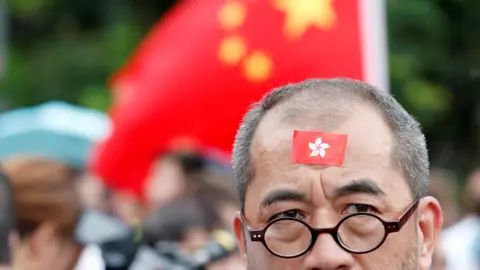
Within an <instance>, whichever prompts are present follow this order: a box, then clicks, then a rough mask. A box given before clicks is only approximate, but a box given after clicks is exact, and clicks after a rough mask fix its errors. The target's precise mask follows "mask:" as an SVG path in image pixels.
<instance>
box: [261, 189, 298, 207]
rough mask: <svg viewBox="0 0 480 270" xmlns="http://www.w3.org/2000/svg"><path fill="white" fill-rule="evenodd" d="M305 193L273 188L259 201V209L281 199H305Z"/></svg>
mask: <svg viewBox="0 0 480 270" xmlns="http://www.w3.org/2000/svg"><path fill="white" fill-rule="evenodd" d="M306 199H307V195H305V194H304V193H301V192H298V191H295V190H291V189H275V190H272V191H270V192H269V193H268V194H267V195H266V196H265V197H264V198H263V200H262V202H261V203H260V211H261V210H262V209H264V208H266V207H268V206H270V205H272V204H274V203H277V202H281V201H306Z"/></svg>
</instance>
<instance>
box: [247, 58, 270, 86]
mask: <svg viewBox="0 0 480 270" xmlns="http://www.w3.org/2000/svg"><path fill="white" fill-rule="evenodd" d="M243 68H244V72H245V76H246V77H247V79H249V80H250V81H253V82H262V81H265V80H266V79H268V77H270V75H271V74H272V71H273V63H272V60H271V59H270V57H268V55H266V54H265V53H263V52H261V51H254V52H252V53H251V54H249V55H248V56H247V57H246V58H245V61H244V63H243Z"/></svg>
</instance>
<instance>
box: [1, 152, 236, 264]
mask: <svg viewBox="0 0 480 270" xmlns="http://www.w3.org/2000/svg"><path fill="white" fill-rule="evenodd" d="M2 170H3V171H4V173H5V174H6V175H8V179H9V183H11V187H9V184H8V182H5V180H3V182H5V183H4V184H5V185H3V187H2V188H1V191H2V199H5V200H8V199H9V198H11V199H12V202H13V204H12V205H10V204H9V203H7V204H2V207H4V208H5V209H4V210H6V209H8V208H10V206H11V211H10V210H9V211H5V212H2V213H4V214H3V215H2V219H1V227H0V228H1V230H2V231H1V235H2V239H1V241H2V247H1V249H0V250H1V252H2V253H1V259H2V261H3V263H4V264H5V265H7V264H8V263H9V257H10V256H9V253H8V252H7V251H9V250H10V251H11V255H12V257H11V259H12V260H11V265H12V267H13V269H29V270H30V269H31V270H33V269H52V270H53V269H58V270H63V269H64V270H69V269H79V270H80V269H91V270H95V269H105V268H106V267H107V269H109V268H110V269H124V268H122V267H124V266H122V265H123V264H125V263H122V262H118V259H116V258H112V259H111V261H112V262H111V263H110V262H109V260H110V259H108V258H105V254H108V250H109V248H110V247H112V248H113V249H115V250H118V252H120V253H121V255H122V256H125V258H127V257H128V256H129V255H131V256H130V257H131V258H128V259H125V258H124V259H123V260H129V261H130V262H128V264H130V263H131V262H132V261H133V263H132V265H131V267H133V268H134V269H192V268H179V267H180V266H182V260H181V256H184V257H185V258H188V257H189V256H190V255H193V254H195V252H197V253H198V251H201V250H202V248H203V247H204V246H206V245H207V244H208V243H209V241H212V239H213V240H216V241H217V242H218V243H217V244H222V245H223V246H221V247H222V248H224V249H226V250H225V255H221V254H220V255H219V256H220V257H221V258H220V259H221V260H218V261H216V259H215V258H211V259H208V258H207V259H206V260H210V261H208V262H207V264H208V266H206V265H207V264H205V266H198V267H199V268H193V269H244V267H243V265H242V264H243V261H242V259H241V258H240V257H239V256H238V255H237V253H236V250H235V243H234V240H233V238H232V237H231V236H229V234H230V226H231V221H232V220H233V215H234V214H235V211H236V210H237V209H238V207H239V204H238V200H237V195H236V190H235V186H234V184H233V182H232V181H231V179H230V170H229V169H228V168H225V167H223V166H222V165H220V164H216V163H215V162H213V161H209V160H206V159H205V158H204V157H201V156H199V155H197V154H194V153H188V152H184V153H171V154H167V155H164V156H162V157H161V158H159V159H158V160H157V161H156V163H155V164H154V166H153V168H152V171H151V175H150V176H149V178H148V181H147V184H146V185H147V186H146V189H147V190H148V191H149V192H147V193H146V195H145V198H143V199H138V198H136V197H134V196H132V195H130V194H127V193H122V192H116V191H113V190H109V189H108V188H107V187H105V186H104V185H103V184H102V181H100V180H99V179H97V178H96V177H95V175H92V174H91V173H89V172H88V171H85V170H83V171H82V170H79V169H76V168H73V167H72V166H69V165H67V164H65V163H62V162H61V161H58V160H54V159H52V158H49V157H42V156H38V155H20V156H15V157H12V158H9V159H6V160H4V161H3V162H2ZM11 195H13V196H11ZM92 213H98V215H97V216H94V218H86V217H85V216H87V217H88V216H89V215H90V216H91V215H92ZM106 217H108V219H107V218H106ZM114 218H115V222H114V224H113V225H112V224H111V223H112V220H114ZM102 219H105V220H104V221H102ZM92 222H93V223H92ZM121 224H123V225H125V226H123V227H121V226H120V225H121ZM12 225H14V230H10V227H11V226H12ZM119 227H121V228H129V229H130V230H125V232H126V231H129V232H131V233H125V232H123V231H122V230H121V229H120V230H119ZM82 228H84V229H83V230H88V231H89V233H82V232H81V231H82ZM95 231H96V232H97V234H99V238H98V237H97V238H96V239H93V240H91V239H87V238H92V237H93V238H95V236H92V234H95V233H94V232H95ZM102 231H103V232H102ZM114 231H118V233H117V234H116V235H115V232H114ZM137 231H138V232H137ZM12 232H13V233H12ZM109 233H113V234H114V235H113V236H111V237H110V238H109V236H108V234H109ZM85 235H86V237H85ZM105 237H106V238H105ZM135 237H138V239H137V240H138V243H135V241H136V240H135ZM99 239H100V240H99ZM105 239H107V240H105ZM99 242H102V243H101V245H100V244H99ZM139 243H141V244H140V245H142V246H145V247H152V248H151V249H150V251H148V250H145V252H141V251H139V250H141V248H138V246H139ZM9 245H10V247H11V249H9ZM206 249H207V250H206V252H214V251H209V250H208V246H207V247H206ZM162 252H165V256H163V257H162V256H160V255H159V254H160V253H162ZM174 252H175V253H174ZM149 253H150V254H153V256H149ZM167 253H172V254H167ZM220 253H221V252H220ZM162 254H163V253H162ZM197 255H198V254H197ZM212 256H216V255H212ZM162 258H163V259H162ZM169 260H171V261H170V262H168V261H169ZM199 260H200V259H199ZM106 264H109V265H106ZM116 264H117V266H115V265H116ZM175 264H178V267H177V266H176V267H177V268H175V267H173V266H175ZM162 265H170V266H169V267H166V268H162V267H163V266H162ZM242 267H243V268H242ZM125 269H126V268H125Z"/></svg>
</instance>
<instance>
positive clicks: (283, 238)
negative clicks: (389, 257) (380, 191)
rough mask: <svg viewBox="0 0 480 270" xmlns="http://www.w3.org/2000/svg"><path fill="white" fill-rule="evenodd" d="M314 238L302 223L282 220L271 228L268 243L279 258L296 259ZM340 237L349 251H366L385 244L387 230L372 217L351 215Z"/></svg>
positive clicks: (267, 232) (344, 223) (342, 227)
mask: <svg viewBox="0 0 480 270" xmlns="http://www.w3.org/2000/svg"><path fill="white" fill-rule="evenodd" d="M312 237H313V235H312V232H311V231H310V229H309V228H308V227H307V226H306V225H305V224H303V223H302V222H300V221H297V220H293V219H286V220H281V219H280V220H278V221H276V222H274V223H272V224H270V226H269V227H268V228H267V230H266V232H265V244H266V245H267V247H268V249H270V251H272V252H273V253H275V254H277V255H279V256H283V257H294V256H297V255H299V254H301V253H303V252H305V251H306V250H307V249H308V248H309V247H310V245H311V242H312ZM337 237H338V241H339V242H340V244H341V245H342V246H343V247H344V248H346V249H347V250H350V251H353V252H359V253H361V252H366V251H369V250H371V249H374V248H376V247H377V246H378V245H379V244H380V243H381V242H382V241H383V239H384V237H385V227H384V225H383V223H382V222H381V221H380V220H379V219H378V218H376V217H374V216H371V215H361V214H360V215H355V216H350V217H349V218H347V219H345V220H343V222H342V223H341V224H340V225H339V227H338V234H337Z"/></svg>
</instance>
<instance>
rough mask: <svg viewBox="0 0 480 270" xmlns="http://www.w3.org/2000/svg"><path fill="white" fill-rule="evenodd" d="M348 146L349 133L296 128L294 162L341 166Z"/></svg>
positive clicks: (293, 148) (293, 150) (293, 151)
mask: <svg viewBox="0 0 480 270" xmlns="http://www.w3.org/2000/svg"><path fill="white" fill-rule="evenodd" d="M346 147H347V134H333V133H327V132H319V131H301V130H295V131H294V132H293V147H292V162H293V163H300V164H319V165H325V166H341V165H342V164H343V160H344V159H345V149H346Z"/></svg>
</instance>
